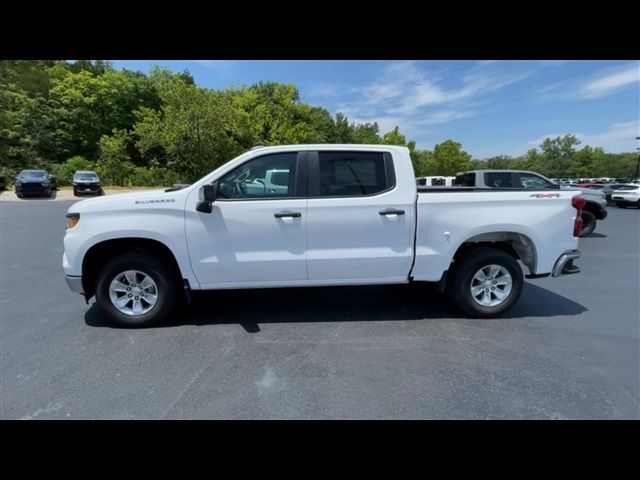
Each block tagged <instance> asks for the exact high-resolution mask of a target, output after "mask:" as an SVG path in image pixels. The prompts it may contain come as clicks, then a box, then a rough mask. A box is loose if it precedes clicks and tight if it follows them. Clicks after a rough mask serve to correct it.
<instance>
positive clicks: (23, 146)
mask: <svg viewBox="0 0 640 480" xmlns="http://www.w3.org/2000/svg"><path fill="white" fill-rule="evenodd" d="M304 143H370V144H380V143H382V144H393V145H404V146H407V147H408V148H409V150H410V152H411V158H412V161H413V165H414V169H415V172H416V176H424V175H454V174H455V173H456V172H458V171H461V170H466V169H470V168H522V169H528V170H535V171H538V172H540V173H542V174H545V175H548V176H551V177H564V176H573V177H598V176H610V177H623V176H627V177H628V176H632V175H633V173H634V168H635V158H636V157H635V154H634V153H628V154H611V153H605V152H604V151H603V150H602V148H592V147H590V146H584V147H583V148H581V149H578V148H577V146H578V145H579V143H580V142H579V140H578V139H577V138H576V137H575V136H573V135H565V136H564V137H558V138H547V139H545V140H544V141H543V142H542V144H541V145H540V148H539V149H538V148H535V149H531V150H529V151H528V152H527V153H526V155H523V156H521V157H515V158H513V157H508V156H498V157H492V158H488V159H484V160H479V159H473V158H472V157H471V155H469V154H468V153H467V152H465V151H464V150H463V148H462V145H461V144H460V143H458V142H456V141H454V140H446V141H444V142H442V143H440V144H437V145H435V147H434V149H433V150H418V149H417V148H416V143H415V141H411V140H407V138H406V137H405V135H403V134H402V133H401V132H400V128H399V127H397V126H396V127H395V128H394V129H393V130H391V131H390V132H386V133H381V132H380V131H379V127H378V124H377V123H354V122H350V121H349V119H348V118H347V117H346V116H345V115H343V114H341V113H337V114H336V115H332V114H331V113H330V112H329V111H328V110H327V109H325V108H322V107H319V106H312V105H308V104H306V103H302V102H301V101H300V96H299V92H298V89H297V88H296V86H295V85H291V84H282V83H276V82H259V83H256V84H253V85H251V86H243V87H234V88H227V89H224V90H214V89H209V88H203V87H199V86H197V85H195V82H194V79H193V77H192V76H191V74H190V73H189V72H187V71H185V72H182V73H176V72H172V71H170V70H168V69H164V68H159V67H153V68H152V69H151V71H150V73H149V74H148V75H145V74H143V73H141V72H137V71H131V70H127V69H123V70H116V69H114V68H113V66H112V65H111V64H110V63H109V62H105V61H100V60H98V61H86V60H83V61H76V62H73V63H72V62H66V61H56V60H44V61H38V60H29V61H20V60H10V61H9V60H3V61H0V173H2V174H5V175H8V176H12V175H15V174H16V173H17V172H19V171H20V170H22V169H25V168H45V169H47V170H49V171H50V172H53V173H54V174H56V175H57V176H58V178H59V181H60V182H61V183H65V182H68V181H69V180H70V178H71V175H72V174H73V172H74V171H75V170H78V169H91V170H96V171H97V172H98V175H99V176H100V177H101V178H102V179H103V182H104V183H105V184H106V185H170V184H173V183H190V182H193V181H194V180H196V179H198V178H200V177H202V176H203V175H205V174H207V173H209V172H210V171H212V170H213V169H214V168H216V167H218V166H220V165H222V164H223V163H225V162H227V161H228V160H230V159H231V158H233V157H235V156H237V155H239V154H240V153H242V152H243V151H246V150H247V149H249V148H251V147H252V146H254V145H256V144H262V145H278V144H304Z"/></svg>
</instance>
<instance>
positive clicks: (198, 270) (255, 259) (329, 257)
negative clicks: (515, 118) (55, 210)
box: [62, 145, 584, 327]
mask: <svg viewBox="0 0 640 480" xmlns="http://www.w3.org/2000/svg"><path fill="white" fill-rule="evenodd" d="M268 172H271V173H268ZM269 176H270V178H267V177H269ZM260 180H262V182H260ZM248 183H250V184H251V185H252V186H253V187H255V186H256V185H255V184H256V183H258V184H260V183H261V184H263V185H266V186H267V187H268V186H269V185H271V186H272V187H273V188H262V187H260V188H247V184H248ZM276 186H277V188H276ZM578 193H579V192H575V191H564V190H556V191H552V192H551V191H549V190H545V189H529V190H519V191H493V190H484V191H478V190H477V189H468V190H465V189H460V188H447V187H438V188H417V187H416V184H415V176H414V172H413V167H412V164H411V157H410V156H409V150H408V149H407V148H406V147H399V146H393V145H388V146H387V145H290V146H277V147H262V148H254V149H252V150H250V151H248V152H246V153H244V154H242V155H240V156H239V157H237V158H235V159H233V160H231V161H230V162H228V163H227V164H225V165H223V166H221V167H220V168H218V169H216V170H214V171H213V172H211V173H210V174H209V175H207V176H205V177H204V178H202V179H201V180H198V181H197V182H195V183H193V184H192V185H189V186H187V187H185V188H182V189H179V190H178V189H168V190H152V191H146V192H139V193H132V194H123V195H113V196H108V197H100V198H94V199H91V200H85V201H82V202H78V203H76V204H74V205H72V206H71V207H70V208H69V211H68V214H67V217H68V228H67V230H66V234H65V237H64V255H63V258H62V264H63V267H64V271H65V278H66V281H67V283H68V285H69V287H70V288H71V290H73V291H75V292H78V293H81V294H83V295H84V296H85V298H86V299H87V301H88V300H89V299H90V298H91V297H92V296H94V295H95V296H96V301H97V303H98V306H99V307H100V308H101V309H102V310H103V311H104V312H105V313H106V316H107V317H108V318H110V319H111V320H112V321H114V322H115V323H118V324H120V325H124V326H132V327H137V326H143V325H150V324H152V323H155V322H157V321H159V320H161V319H163V318H165V317H166V316H167V315H169V314H170V313H171V312H172V311H173V310H174V309H175V307H176V305H177V304H178V302H177V300H178V297H179V296H181V295H184V296H185V297H186V298H187V299H188V298H189V297H190V295H191V292H192V291H198V290H214V289H232V288H265V287H304V286H324V285H372V284H395V283H409V282H434V283H436V284H437V285H438V287H439V289H440V290H441V291H445V290H446V291H447V292H448V293H449V294H450V296H451V297H452V298H453V299H454V301H455V303H456V304H457V305H459V306H460V308H461V309H462V310H464V311H465V312H467V313H468V314H469V315H471V316H475V317H494V316H496V315H498V314H500V313H502V312H504V311H506V310H508V309H509V308H510V307H511V306H512V305H513V304H514V303H515V302H516V301H517V300H518V298H519V296H520V293H521V292H522V288H523V285H524V276H525V275H524V273H523V267H521V265H520V263H519V262H521V263H522V265H524V268H525V269H526V270H527V272H528V273H527V275H526V276H527V277H536V278H537V277H548V276H553V277H557V276H559V275H562V274H568V273H577V272H579V269H578V267H577V266H575V265H573V261H574V260H575V259H576V258H578V257H579V256H580V252H579V251H578V250H577V247H578V238H577V234H578V233H579V231H580V228H581V223H582V219H581V209H582V207H583V206H584V199H582V198H581V197H580V196H579V195H578Z"/></svg>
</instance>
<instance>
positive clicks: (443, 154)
mask: <svg viewBox="0 0 640 480" xmlns="http://www.w3.org/2000/svg"><path fill="white" fill-rule="evenodd" d="M470 161H471V155H469V154H468V153H467V152H465V151H464V150H462V145H461V144H460V143H458V142H454V141H453V140H446V141H444V142H442V143H439V144H438V145H436V146H435V148H434V149H433V163H434V167H435V169H436V171H437V173H436V175H444V176H452V175H455V174H456V173H457V172H460V171H463V170H467V169H468V168H469V163H470Z"/></svg>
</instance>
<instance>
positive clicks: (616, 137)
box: [576, 120, 640, 153]
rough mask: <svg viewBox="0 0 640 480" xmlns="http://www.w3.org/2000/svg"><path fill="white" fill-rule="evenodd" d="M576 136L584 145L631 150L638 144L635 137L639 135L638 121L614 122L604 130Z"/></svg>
mask: <svg viewBox="0 0 640 480" xmlns="http://www.w3.org/2000/svg"><path fill="white" fill-rule="evenodd" d="M576 136H577V137H578V138H579V139H580V141H581V142H582V143H583V144H584V145H591V146H592V147H594V148H595V147H602V148H603V149H604V150H605V152H612V153H618V152H633V151H635V149H636V148H637V146H638V140H636V139H635V138H636V137H637V136H640V122H639V121H638V120H632V121H630V122H624V123H614V124H613V125H611V126H610V127H609V128H608V129H607V130H606V131H605V132H600V133H593V134H586V135H582V134H579V135H576Z"/></svg>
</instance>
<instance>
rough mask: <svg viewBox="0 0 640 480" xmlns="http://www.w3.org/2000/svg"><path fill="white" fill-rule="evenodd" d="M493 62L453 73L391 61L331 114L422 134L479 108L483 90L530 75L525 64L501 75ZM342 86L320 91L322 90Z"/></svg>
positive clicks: (484, 100)
mask: <svg viewBox="0 0 640 480" xmlns="http://www.w3.org/2000/svg"><path fill="white" fill-rule="evenodd" d="M496 63H497V62H479V63H476V64H474V65H473V66H471V67H469V68H467V69H466V70H465V71H462V72H459V71H458V72H456V73H455V74H454V72H452V71H451V68H450V67H438V68H436V67H434V66H433V64H427V67H428V68H424V66H423V65H420V66H419V65H418V63H417V62H414V61H402V62H394V63H391V64H389V65H387V66H385V67H384V68H383V69H381V71H380V72H379V74H378V76H377V78H376V80H375V81H374V82H371V83H369V84H367V85H364V86H361V87H359V88H354V89H353V90H352V91H351V92H350V93H352V94H354V96H353V98H352V99H350V100H349V101H348V102H342V103H340V104H338V105H337V107H336V108H335V112H342V113H344V114H345V115H347V117H349V120H350V121H356V122H378V124H379V125H380V130H381V132H385V131H388V130H390V129H391V128H393V127H394V126H395V125H399V126H400V128H401V130H402V132H403V133H404V134H405V135H406V136H407V137H410V138H415V136H416V135H417V136H418V137H419V138H423V137H424V129H422V128H421V127H424V126H425V125H437V124H444V123H448V122H453V121H456V120H459V119H462V118H467V117H471V116H473V115H477V114H480V113H482V111H483V110H481V109H479V108H478V107H480V106H481V105H486V104H487V103H490V101H491V100H490V99H489V98H487V97H488V94H490V93H491V92H496V91H497V90H500V89H502V88H505V87H507V86H508V85H511V84H513V83H516V82H519V81H521V80H523V79H525V78H527V77H529V76H530V75H532V74H533V73H534V70H533V69H531V68H530V67H529V66H526V67H525V68H524V69H521V70H519V71H517V72H508V73H507V72H504V71H503V70H502V69H501V68H499V66H498V65H496ZM343 90H344V89H342V88H339V87H336V86H331V88H327V89H326V91H327V93H329V92H330V93H337V92H341V91H343ZM434 107H440V108H439V109H437V110H434ZM414 132H415V133H414ZM421 143H422V142H421Z"/></svg>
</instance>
